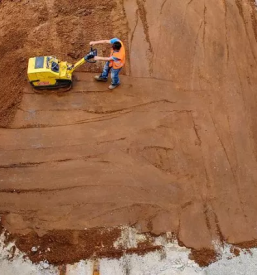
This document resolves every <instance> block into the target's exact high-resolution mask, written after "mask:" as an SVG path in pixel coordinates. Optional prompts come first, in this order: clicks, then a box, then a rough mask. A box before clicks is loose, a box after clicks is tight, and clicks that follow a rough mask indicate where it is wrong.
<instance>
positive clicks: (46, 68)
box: [28, 48, 97, 90]
mask: <svg viewBox="0 0 257 275" xmlns="http://www.w3.org/2000/svg"><path fill="white" fill-rule="evenodd" d="M95 56H97V50H96V49H93V48H91V50H90V52H89V53H88V54H87V55H86V56H85V57H83V58H82V59H81V60H79V61H78V62H77V63H76V64H75V65H72V64H70V63H68V62H67V61H59V60H58V59H57V58H56V57H54V56H39V57H32V58H30V59H29V63H28V79H29V82H30V84H31V85H32V87H33V88H34V89H35V90H52V89H60V88H65V89H68V90H69V89H70V88H71V86H72V74H73V72H74V71H75V70H76V69H77V68H78V67H80V66H81V65H83V64H84V63H85V62H88V63H95V62H96V61H95V60H94V57H95Z"/></svg>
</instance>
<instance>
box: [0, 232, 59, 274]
mask: <svg viewBox="0 0 257 275" xmlns="http://www.w3.org/2000/svg"><path fill="white" fill-rule="evenodd" d="M13 247H15V244H14V243H9V244H8V245H7V246H5V245H4V234H2V235H1V236H0V274H4V275H14V274H19V275H55V274H59V273H58V271H57V268H56V267H54V266H50V265H49V264H48V263H47V262H46V261H44V262H41V263H40V264H33V263H32V262H31V261H30V260H28V259H24V254H23V253H21V252H20V251H19V250H18V249H17V248H16V249H15V253H14V254H13V255H12V253H11V251H13Z"/></svg>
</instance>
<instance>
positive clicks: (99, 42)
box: [89, 40, 111, 46]
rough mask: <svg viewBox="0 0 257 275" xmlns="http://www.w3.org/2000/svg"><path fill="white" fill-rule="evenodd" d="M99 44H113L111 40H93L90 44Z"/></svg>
mask: <svg viewBox="0 0 257 275" xmlns="http://www.w3.org/2000/svg"><path fill="white" fill-rule="evenodd" d="M97 44H111V40H99V41H91V42H90V43H89V45H90V46H94V45H97Z"/></svg>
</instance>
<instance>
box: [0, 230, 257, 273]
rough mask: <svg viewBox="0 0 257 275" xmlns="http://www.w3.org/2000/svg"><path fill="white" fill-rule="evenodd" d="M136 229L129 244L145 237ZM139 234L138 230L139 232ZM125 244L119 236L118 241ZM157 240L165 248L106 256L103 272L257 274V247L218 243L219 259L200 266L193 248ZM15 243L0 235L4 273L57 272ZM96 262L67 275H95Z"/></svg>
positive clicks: (0, 267)
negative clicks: (232, 249)
mask: <svg viewBox="0 0 257 275" xmlns="http://www.w3.org/2000/svg"><path fill="white" fill-rule="evenodd" d="M134 233H135V232H134V231H131V230H130V231H129V234H128V232H127V233H126V232H125V233H124V234H123V236H124V238H129V239H130V240H128V241H127V245H128V246H129V247H133V246H136V242H135V240H136V239H138V240H143V238H142V236H138V237H135V236H134V235H133V234H134ZM135 234H136V233H135ZM121 243H122V244H125V241H124V240H119V241H118V242H117V243H116V245H118V244H121ZM156 243H158V244H160V243H161V244H164V248H163V251H161V252H154V253H149V254H147V255H145V256H137V255H129V256H128V255H127V256H124V257H122V258H121V259H120V260H108V259H102V260H101V261H100V274H101V275H173V274H174V275H194V274H201V275H233V274H236V275H240V274H242V275H256V274H257V249H251V253H249V252H247V251H245V250H241V253H240V256H239V257H235V256H234V255H233V254H231V252H230V246H229V245H226V246H225V247H224V248H223V247H220V246H217V250H218V252H219V253H220V259H219V261H217V262H215V263H213V264H211V265H209V266H208V267H207V268H203V269H202V268H200V267H199V266H198V265H197V264H196V263H194V262H193V261H191V260H189V259H188V255H189V253H190V251H189V250H188V249H186V248H182V247H179V246H178V244H177V243H166V244H165V243H164V239H162V238H158V239H156ZM13 246H14V244H9V245H8V246H7V247H5V246H4V236H3V235H1V236H0V274H4V275H14V274H19V275H32V274H33V275H55V274H56V275H57V274H59V272H58V270H57V268H56V267H53V266H51V265H49V264H48V263H47V262H46V261H45V262H41V263H40V264H38V265H35V264H32V263H31V262H30V261H29V260H25V259H24V258H23V256H24V255H23V254H22V253H21V252H19V251H18V250H17V249H16V252H15V254H14V257H13V258H12V255H11V253H10V251H12V247H13ZM92 267H93V264H92V262H91V261H81V262H79V263H77V264H74V265H72V266H71V265H68V266H67V272H66V274H67V275H92Z"/></svg>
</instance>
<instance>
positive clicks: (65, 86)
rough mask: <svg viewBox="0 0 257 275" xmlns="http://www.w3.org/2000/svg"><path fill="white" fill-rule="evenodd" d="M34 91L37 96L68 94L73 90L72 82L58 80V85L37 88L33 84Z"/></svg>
mask: <svg viewBox="0 0 257 275" xmlns="http://www.w3.org/2000/svg"><path fill="white" fill-rule="evenodd" d="M31 86H32V88H33V90H34V92H35V93H37V94H48V93H51V92H58V93H66V92H68V91H70V89H71V88H72V81H71V80H57V84H56V85H51V86H41V87H36V86H34V85H33V84H31Z"/></svg>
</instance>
